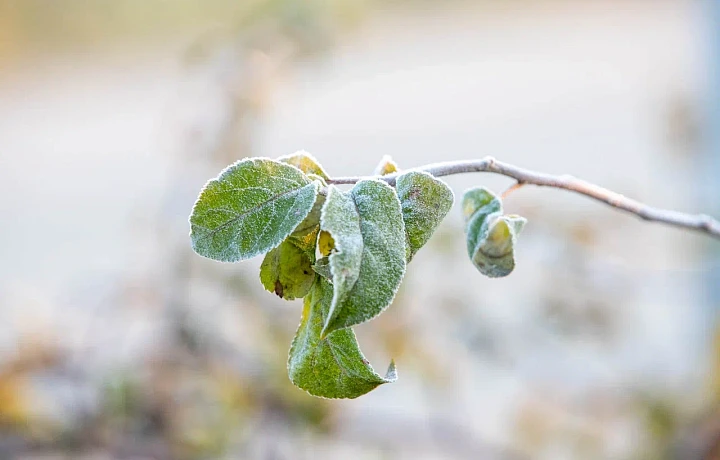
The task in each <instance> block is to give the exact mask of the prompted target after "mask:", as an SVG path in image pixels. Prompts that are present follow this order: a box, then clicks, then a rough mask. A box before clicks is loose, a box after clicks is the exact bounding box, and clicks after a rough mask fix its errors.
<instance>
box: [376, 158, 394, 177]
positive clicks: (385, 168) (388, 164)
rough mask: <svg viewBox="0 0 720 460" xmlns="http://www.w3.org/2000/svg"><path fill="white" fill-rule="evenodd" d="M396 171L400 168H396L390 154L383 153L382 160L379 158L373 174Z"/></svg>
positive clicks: (378, 174)
mask: <svg viewBox="0 0 720 460" xmlns="http://www.w3.org/2000/svg"><path fill="white" fill-rule="evenodd" d="M398 171H400V168H398V165H397V163H395V161H393V159H392V158H391V157H390V155H385V156H384V157H382V160H380V163H379V164H378V165H377V166H376V167H375V171H374V172H373V175H375V176H385V175H387V174H392V173H396V172H398Z"/></svg>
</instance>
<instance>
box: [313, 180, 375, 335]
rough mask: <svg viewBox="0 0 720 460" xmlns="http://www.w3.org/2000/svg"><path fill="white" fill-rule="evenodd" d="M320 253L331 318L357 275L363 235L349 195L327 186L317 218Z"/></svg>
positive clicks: (334, 315)
mask: <svg viewBox="0 0 720 460" xmlns="http://www.w3.org/2000/svg"><path fill="white" fill-rule="evenodd" d="M320 228H321V229H322V230H321V232H320V242H319V246H320V253H321V254H322V255H324V256H328V261H329V266H330V273H331V275H332V279H333V290H334V291H333V292H334V293H333V298H332V303H331V306H330V310H329V313H328V315H327V320H328V321H332V320H333V319H334V318H335V317H336V316H337V314H338V313H339V308H338V305H341V304H342V303H343V301H344V300H345V298H346V297H347V295H348V293H349V292H350V290H351V289H352V287H353V286H354V285H355V282H356V281H357V279H358V276H360V264H361V263H362V253H363V247H364V243H363V235H362V230H361V228H360V215H359V214H358V209H357V207H356V206H355V202H354V201H353V197H352V195H351V194H349V193H343V192H341V191H340V190H339V189H338V188H337V187H335V186H334V185H331V186H330V187H329V189H328V195H327V199H326V200H325V205H324V206H323V210H322V217H321V220H320Z"/></svg>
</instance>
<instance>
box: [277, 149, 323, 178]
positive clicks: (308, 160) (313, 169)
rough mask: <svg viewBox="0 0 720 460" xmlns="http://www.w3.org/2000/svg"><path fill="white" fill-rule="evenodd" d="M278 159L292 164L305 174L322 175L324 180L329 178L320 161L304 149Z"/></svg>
mask: <svg viewBox="0 0 720 460" xmlns="http://www.w3.org/2000/svg"><path fill="white" fill-rule="evenodd" d="M278 161H282V162H283V163H287V164H289V165H293V166H295V167H296V168H298V169H299V170H300V171H302V172H304V173H305V174H307V175H315V176H319V177H322V178H323V179H324V181H326V180H328V179H329V176H328V174H327V173H326V172H325V169H323V167H322V166H321V165H320V162H319V161H317V159H315V157H314V156H312V155H311V154H309V153H308V152H306V151H304V150H300V151H298V152H295V153H293V154H290V155H285V156H282V157H280V158H278ZM324 181H323V182H324Z"/></svg>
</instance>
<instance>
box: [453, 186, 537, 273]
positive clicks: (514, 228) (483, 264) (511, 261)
mask: <svg viewBox="0 0 720 460" xmlns="http://www.w3.org/2000/svg"><path fill="white" fill-rule="evenodd" d="M462 210H463V217H464V219H465V233H466V234H467V250H468V255H469V256H470V259H471V260H472V262H473V264H474V265H475V267H477V269H478V270H479V271H480V273H482V274H483V275H486V276H489V277H491V278H499V277H503V276H507V275H509V274H510V273H511V272H512V271H513V269H514V268H515V243H516V242H517V236H518V234H520V232H521V231H522V229H523V227H524V226H525V223H526V222H527V220H526V219H525V218H524V217H520V216H517V215H503V209H502V202H501V201H500V199H499V198H498V197H497V196H495V194H493V193H492V192H490V191H489V190H487V189H486V188H484V187H478V188H473V189H470V190H468V191H467V192H465V195H464V196H463V202H462Z"/></svg>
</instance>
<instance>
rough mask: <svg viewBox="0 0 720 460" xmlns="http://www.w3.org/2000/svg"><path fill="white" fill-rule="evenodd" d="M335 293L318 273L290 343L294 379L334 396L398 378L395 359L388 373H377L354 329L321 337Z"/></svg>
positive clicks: (313, 390)
mask: <svg viewBox="0 0 720 460" xmlns="http://www.w3.org/2000/svg"><path fill="white" fill-rule="evenodd" d="M332 297H333V289H332V286H330V284H329V283H328V282H327V281H326V280H324V279H323V278H321V277H320V276H318V277H317V278H316V282H315V283H314V284H313V287H312V289H311V291H310V294H309V295H308V296H307V297H305V303H304V306H303V314H302V319H301V321H300V326H299V327H298V330H297V333H296V335H295V338H294V339H293V342H292V345H291V346H290V355H289V358H288V374H289V376H290V380H291V381H292V383H293V384H294V385H295V386H297V387H299V388H301V389H303V390H305V391H307V392H308V393H310V394H311V395H313V396H320V397H323V398H333V399H335V398H357V397H358V396H362V395H364V394H365V393H367V392H369V391H371V390H373V389H375V388H377V387H378V386H379V385H382V384H384V383H390V382H393V381H395V380H396V379H397V370H396V369H395V363H394V362H391V363H390V367H389V368H388V372H387V375H386V376H385V377H381V376H380V375H378V374H377V373H376V372H375V371H374V370H373V368H372V366H370V364H369V363H368V361H367V359H365V357H364V356H363V354H362V352H361V351H360V347H359V346H358V343H357V340H356V338H355V333H354V332H353V331H352V329H349V328H348V329H342V330H339V331H335V332H333V333H332V334H330V335H328V336H327V337H325V338H324V339H322V338H321V331H322V328H323V324H324V322H325V317H326V315H327V314H328V312H329V309H330V304H331V302H332Z"/></svg>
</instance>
